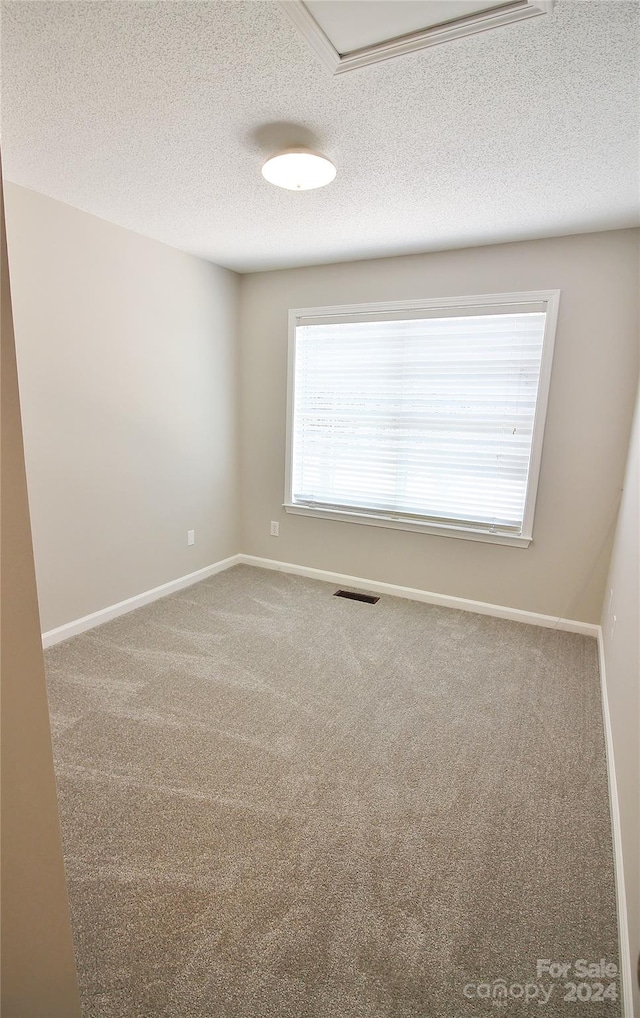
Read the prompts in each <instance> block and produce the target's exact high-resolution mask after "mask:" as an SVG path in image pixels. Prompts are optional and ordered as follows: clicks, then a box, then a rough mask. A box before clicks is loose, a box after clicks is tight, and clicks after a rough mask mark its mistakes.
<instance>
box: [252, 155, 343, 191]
mask: <svg viewBox="0 0 640 1018" xmlns="http://www.w3.org/2000/svg"><path fill="white" fill-rule="evenodd" d="M336 172H337V171H336V168H335V166H334V165H333V163H332V162H331V160H330V159H327V158H326V156H321V155H319V154H318V153H317V152H311V151H310V150H309V149H307V148H292V149H289V150H288V151H287V152H280V153H279V154H278V155H275V156H271V158H270V159H267V161H266V163H265V164H264V166H263V167H262V176H263V177H264V179H265V180H268V181H269V183H270V184H275V185H276V187H286V188H287V190H288V191H311V190H312V189H313V188H314V187H324V186H325V184H330V183H331V181H332V180H333V179H334V178H335V176H336Z"/></svg>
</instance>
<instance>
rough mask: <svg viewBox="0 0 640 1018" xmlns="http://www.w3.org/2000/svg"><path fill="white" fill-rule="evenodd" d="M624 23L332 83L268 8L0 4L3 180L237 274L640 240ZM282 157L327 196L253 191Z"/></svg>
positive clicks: (638, 46) (232, 0)
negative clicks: (321, 179)
mask: <svg viewBox="0 0 640 1018" xmlns="http://www.w3.org/2000/svg"><path fill="white" fill-rule="evenodd" d="M639 13H640V11H639V7H638V4H637V3H636V2H617V0H607V2H602V3H601V2H580V0H577V2H576V0H560V2H559V3H558V4H557V6H556V8H555V10H554V12H553V13H552V14H551V15H544V16H542V17H538V18H531V19H530V20H527V21H523V22H520V23H518V24H515V25H510V26H507V27H504V28H500V29H496V30H495V31H490V32H483V33H482V34H480V35H476V36H472V37H470V38H466V39H461V40H457V41H454V42H449V43H446V44H444V45H441V46H435V47H433V48H431V49H427V50H424V51H422V52H419V53H413V54H409V55H407V56H403V57H399V58H398V59H395V60H391V61H387V62H385V63H381V64H377V65H374V66H371V67H366V68H362V69H360V70H357V71H353V72H351V73H349V74H345V75H336V76H335V77H334V76H332V75H331V74H330V72H329V71H328V70H327V69H326V68H325V67H324V66H323V65H322V64H321V63H320V62H319V61H318V59H317V58H316V57H315V56H314V54H313V52H312V51H311V50H310V48H309V46H308V44H307V43H306V42H305V40H304V39H302V38H301V37H300V36H299V35H298V33H297V31H296V29H295V27H294V26H293V24H291V23H290V21H289V19H288V18H287V17H286V15H285V14H283V12H282V11H281V10H280V9H279V6H278V4H277V3H274V2H270V0H249V2H245V0H222V2H218V0H213V2H186V3H183V2H174V0H165V2H159V3H155V2H144V3H137V2H103V0H95V2H88V0H85V2H80V3H74V2H52V3H48V2H38V3H28V2H9V3H5V4H3V9H2V145H3V159H4V172H5V175H6V176H7V177H8V179H10V180H13V181H16V182H17V183H19V184H23V185H25V186H26V187H30V188H34V189H35V190H38V191H42V192H43V193H45V194H48V195H51V196H52V197H54V198H58V199H60V200H62V201H65V202H68V203H69V204H71V205H76V206H78V207H79V208H81V209H85V210H87V211H89V212H92V213H94V214H96V215H98V216H101V217H103V218H104V219H108V220H111V221H113V222H115V223H119V224H121V225H122V226H126V227H129V228H130V229H133V230H136V231H138V232H140V233H144V234H147V235H148V236H151V237H155V238H158V239H159V240H162V241H165V242H166V243H167V244H171V245H173V246H175V247H178V248H182V249H184V250H186V251H190V252H193V253H195V254H198V255H201V256H203V257H205V258H209V259H211V260H213V261H215V262H218V263H220V264H222V265H227V266H229V267H231V268H234V269H238V270H241V271H250V270H253V269H261V268H270V267H278V266H288V265H303V264H313V263H318V262H329V261H338V260H345V259H353V258H361V257H375V256H379V255H385V254H399V253H407V252H413V251H428V250H436V249H442V248H448V247H461V246H466V245H471V244H478V243H480V244H483V243H491V242H494V241H501V240H515V239H522V238H528V237H538V236H549V235H553V234H563V233H575V232H580V231H587V230H600V229H607V228H615V227H625V226H630V225H634V224H636V223H637V222H638V161H639V160H638V155H639V151H638V126H639V119H638V92H639V63H640V61H639V57H638V54H639V52H640V38H639V31H638V29H639V18H638V15H639ZM292 123H293V124H297V125H300V128H301V129H300V130H299V131H294V130H293V129H292V128H290V127H288V126H287V125H288V124H292ZM268 125H276V126H268ZM277 125H279V126H277ZM296 142H297V143H300V142H302V143H305V142H311V143H312V144H314V145H315V146H316V147H317V148H319V149H320V150H321V151H323V152H325V153H326V154H327V155H329V156H330V157H331V158H332V159H333V160H334V161H335V163H336V165H337V167H338V177H337V179H336V181H335V182H334V183H333V184H331V185H330V186H329V187H327V188H325V189H322V190H318V191H308V192H305V193H295V192H291V191H282V190H280V189H277V188H274V187H272V186H271V185H269V184H267V183H266V182H265V181H264V180H263V179H262V177H261V175H260V166H261V164H262V162H263V160H264V159H265V158H266V156H267V155H270V154H271V153H272V151H273V149H274V148H277V147H278V145H279V144H283V145H286V144H292V143H293V144H295V143H296Z"/></svg>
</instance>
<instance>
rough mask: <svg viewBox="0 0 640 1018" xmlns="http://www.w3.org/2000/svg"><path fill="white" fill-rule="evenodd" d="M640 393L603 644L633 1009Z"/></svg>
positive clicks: (637, 881) (638, 881) (638, 837)
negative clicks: (618, 818)
mask: <svg viewBox="0 0 640 1018" xmlns="http://www.w3.org/2000/svg"><path fill="white" fill-rule="evenodd" d="M639 478H640V390H639V393H638V401H637V404H636V414H635V419H634V424H633V431H632V435H631V445H630V448H629V459H628V463H627V471H626V475H625V483H624V492H623V496H622V503H621V505H620V515H619V518H618V525H617V528H616V534H615V539H614V543H613V554H612V557H611V568H610V570H609V576H608V579H607V585H606V589H605V597H604V605H603V613H602V642H603V654H604V661H605V672H606V679H607V698H608V701H609V715H610V718H611V737H612V741H613V755H614V760H615V773H616V786H617V795H618V806H619V812H620V833H621V841H622V854H623V868H624V881H625V890H626V893H625V898H626V903H627V918H628V926H629V944H630V948H631V964H632V970H634V978H633V987H634V994H635V996H634V1006H633V1008H632V1010H631V1012H630V1013H631V1014H634V1015H640V990H639V989H638V983H637V980H636V979H635V965H636V961H637V959H638V956H639V955H640V750H639V747H638V742H639V739H640V734H639V733H640V494H639V487H640V480H639Z"/></svg>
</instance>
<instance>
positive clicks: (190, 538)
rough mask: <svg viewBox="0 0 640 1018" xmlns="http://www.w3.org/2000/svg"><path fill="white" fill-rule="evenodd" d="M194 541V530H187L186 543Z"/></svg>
mask: <svg viewBox="0 0 640 1018" xmlns="http://www.w3.org/2000/svg"><path fill="white" fill-rule="evenodd" d="M195 543H196V532H195V530H187V544H195Z"/></svg>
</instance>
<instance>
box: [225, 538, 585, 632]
mask: <svg viewBox="0 0 640 1018" xmlns="http://www.w3.org/2000/svg"><path fill="white" fill-rule="evenodd" d="M238 559H239V561H240V562H241V563H243V564H244V565H248V566H257V567H258V568H260V569H274V570H276V571H277V572H281V573H293V574H294V575H295V576H308V577H309V578H310V579H313V580H326V581H327V582H328V583H339V584H342V585H343V586H347V587H359V588H361V589H364V590H373V591H374V592H375V593H376V594H390V595H391V596H392V597H405V598H408V599H409V600H410V601H424V602H426V604H437V605H441V606H442V607H443V608H457V609H459V610H460V611H467V612H475V613H476V614H478V615H493V616H495V617H496V618H498V619H511V620H512V621H513V622H525V623H527V624H528V625H531V626H544V627H545V628H546V629H562V630H564V631H565V632H567V633H581V634H582V635H583V636H593V637H594V638H595V637H597V635H598V630H599V628H600V627H599V626H597V625H595V624H593V623H590V622H577V621H574V620H573V619H560V618H556V617H555V616H554V615H540V614H538V612H529V611H524V609H522V608H506V607H504V606H503V605H499V604H488V603H487V602H486V601H470V600H468V599H467V598H464V597H453V596H452V595H451V594H434V593H433V592H432V591H430V590H420V589H419V588H417V587H399V586H397V585H396V584H395V583H383V582H382V581H381V580H366V579H363V577H361V576H347V575H346V573H332V572H328V571H327V570H326V569H312V568H311V567H310V566H298V565H294V564H293V563H291V562H276V561H275V560H274V559H270V558H258V557H257V556H256V555H239V556H238Z"/></svg>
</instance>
